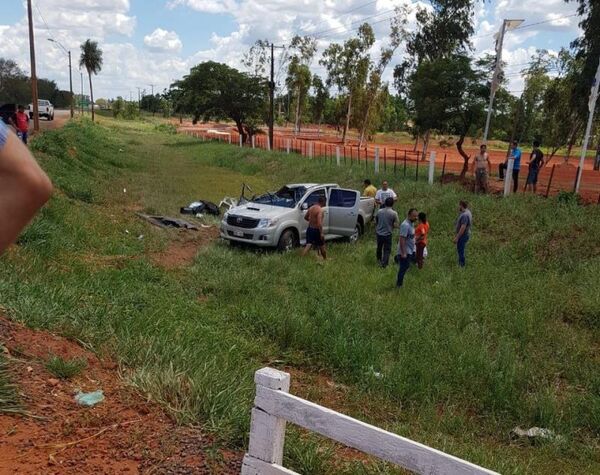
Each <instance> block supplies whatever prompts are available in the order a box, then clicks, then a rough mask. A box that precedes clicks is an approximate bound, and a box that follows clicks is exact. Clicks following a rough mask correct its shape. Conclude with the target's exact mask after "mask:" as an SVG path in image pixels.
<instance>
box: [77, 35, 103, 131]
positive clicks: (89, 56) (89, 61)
mask: <svg viewBox="0 0 600 475" xmlns="http://www.w3.org/2000/svg"><path fill="white" fill-rule="evenodd" d="M79 67H85V69H86V70H87V72H88V77H89V78H90V99H91V101H92V122H93V121H94V90H93V89H92V74H98V73H99V72H100V70H101V69H102V50H101V49H100V48H98V42H97V41H92V40H90V39H87V40H85V43H83V44H82V45H81V58H80V59H79Z"/></svg>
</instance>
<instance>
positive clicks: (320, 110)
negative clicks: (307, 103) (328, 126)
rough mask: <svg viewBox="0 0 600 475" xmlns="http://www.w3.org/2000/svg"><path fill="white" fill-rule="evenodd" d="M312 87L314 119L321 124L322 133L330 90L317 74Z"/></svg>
mask: <svg viewBox="0 0 600 475" xmlns="http://www.w3.org/2000/svg"><path fill="white" fill-rule="evenodd" d="M312 88H313V91H314V96H313V98H312V114H313V115H312V120H313V122H315V123H317V124H319V134H320V133H321V123H322V122H323V116H324V114H325V107H326V106H327V101H328V99H329V90H328V89H327V88H326V87H325V84H324V83H323V80H322V79H321V78H320V77H319V76H317V75H316V74H315V75H314V76H313V79H312Z"/></svg>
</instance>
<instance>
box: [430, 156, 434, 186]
mask: <svg viewBox="0 0 600 475" xmlns="http://www.w3.org/2000/svg"><path fill="white" fill-rule="evenodd" d="M434 173H435V150H433V151H432V152H431V154H430V155H429V184H430V185H433V175H434Z"/></svg>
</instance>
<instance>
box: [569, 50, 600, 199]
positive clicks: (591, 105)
mask: <svg viewBox="0 0 600 475" xmlns="http://www.w3.org/2000/svg"><path fill="white" fill-rule="evenodd" d="M599 86H600V61H598V69H597V70H596V77H595V78H594V83H593V85H592V91H591V93H590V100H589V102H588V109H589V111H590V112H589V114H588V122H587V127H586V129H585V135H584V138H583V145H582V147H581V158H580V159H579V168H578V171H577V181H576V182H575V193H579V185H581V175H582V174H583V166H584V165H585V156H586V154H587V148H588V143H589V141H590V133H591V131H592V124H593V122H594V109H595V108H596V100H597V99H598V87H599Z"/></svg>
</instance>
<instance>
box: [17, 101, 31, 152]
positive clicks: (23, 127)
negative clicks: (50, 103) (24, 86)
mask: <svg viewBox="0 0 600 475" xmlns="http://www.w3.org/2000/svg"><path fill="white" fill-rule="evenodd" d="M15 128H16V129H17V135H18V136H19V138H20V139H21V140H22V141H23V143H24V144H25V145H27V138H28V136H29V116H28V115H27V114H26V113H25V107H23V106H19V108H18V109H17V113H16V115H15Z"/></svg>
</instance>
